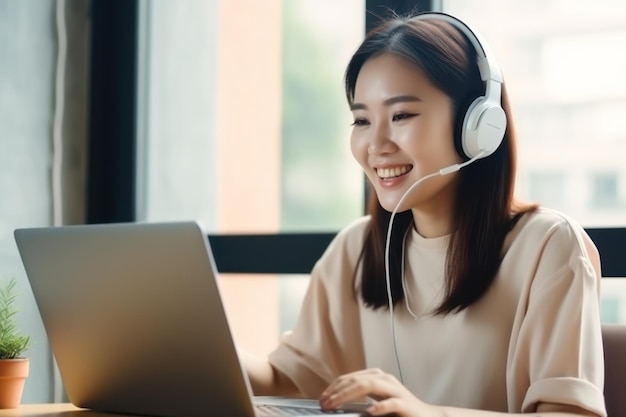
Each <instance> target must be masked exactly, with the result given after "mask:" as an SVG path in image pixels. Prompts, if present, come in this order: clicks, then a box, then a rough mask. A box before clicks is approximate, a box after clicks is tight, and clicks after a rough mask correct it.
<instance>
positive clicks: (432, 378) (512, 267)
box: [270, 209, 606, 416]
mask: <svg viewBox="0 0 626 417" xmlns="http://www.w3.org/2000/svg"><path fill="white" fill-rule="evenodd" d="M367 223H368V217H364V218H361V219H359V220H357V221H356V222H354V223H353V224H351V225H350V226H348V227H347V228H346V229H344V230H343V231H342V232H340V233H339V234H338V235H337V237H336V238H335V239H334V241H333V242H332V243H331V244H330V245H329V247H328V249H327V250H326V252H325V254H324V255H323V256H322V257H321V258H320V260H319V261H318V262H317V264H316V265H315V267H314V269H313V271H312V274H311V280H310V285H309V288H308V291H307V295H306V297H305V299H304V302H303V305H302V310H301V312H300V315H299V318H298V321H297V324H296V326H295V328H294V329H293V332H292V333H291V334H289V335H287V336H285V337H284V339H283V340H282V341H281V344H280V345H279V346H278V348H277V349H276V350H275V351H274V352H273V353H272V354H271V355H270V361H271V362H272V364H273V365H274V366H275V367H276V368H278V369H279V370H280V371H282V372H283V373H285V374H286V375H287V376H288V377H289V378H291V379H292V380H293V382H294V383H295V384H296V385H297V386H298V387H299V388H300V390H301V391H302V392H303V393H304V394H305V395H306V396H308V397H312V398H315V397H317V396H318V395H319V394H320V393H321V392H322V390H323V389H324V388H325V387H326V386H327V385H328V383H329V382H330V381H332V380H333V379H334V378H335V377H337V376H339V375H341V374H344V373H346V372H350V371H354V370H358V369H363V368H372V367H375V368H380V369H382V370H383V371H386V372H389V373H392V374H394V375H396V376H397V377H399V372H398V366H397V365H396V360H395V355H394V353H393V352H394V349H393V341H392V335H391V323H390V315H389V311H388V310H386V309H378V310H376V311H374V310H372V309H370V308H366V307H365V306H364V305H363V303H362V300H361V299H360V296H358V295H357V294H355V290H354V284H353V280H352V277H353V270H354V268H355V265H356V263H357V258H358V256H359V252H360V250H361V247H362V243H363V238H364V235H365V231H366V228H367ZM448 239H449V238H448V237H442V238H434V239H426V238H424V237H422V236H420V235H419V234H418V233H417V232H415V231H414V230H413V231H412V232H409V235H408V237H407V242H406V256H405V268H406V274H405V277H406V284H407V290H408V294H409V296H408V303H409V306H410V309H411V311H412V312H413V313H414V314H415V316H417V319H415V318H414V317H413V316H412V315H411V314H410V313H409V311H408V309H407V307H406V304H405V303H404V302H403V303H402V305H400V304H399V305H397V306H396V308H395V309H394V313H395V331H396V344H397V349H398V356H399V362H400V366H401V369H402V375H403V382H404V385H405V386H406V387H407V388H409V389H410V390H411V391H412V392H413V393H414V394H415V395H416V396H417V397H418V398H420V399H421V400H423V401H425V402H428V403H431V404H439V405H447V406H457V407H465V408H475V409H484V410H496V411H505V412H533V411H534V410H535V409H536V407H537V405H538V404H539V403H541V402H549V403H556V404H572V405H576V406H578V407H581V408H584V409H587V410H589V411H591V412H593V413H596V414H598V415H601V416H604V415H606V411H605V407H604V399H603V395H602V389H603V383H604V366H603V351H602V341H601V340H602V339H601V333H600V318H599V306H598V302H599V285H600V279H599V278H600V276H601V274H600V266H599V258H598V253H597V250H596V248H595V247H594V245H593V243H592V242H591V240H590V239H589V237H588V236H587V235H586V233H585V232H584V230H583V229H582V228H581V227H580V226H579V225H577V224H576V223H575V222H573V221H572V220H570V219H568V218H567V217H565V216H563V215H561V214H559V213H557V212H554V211H551V210H547V209H540V210H538V211H537V212H535V213H532V214H527V215H525V216H524V217H522V219H521V220H520V221H519V222H518V223H517V225H516V227H515V228H514V229H513V230H512V231H511V232H510V233H509V235H508V236H507V239H506V241H505V249H504V253H505V254H504V258H503V261H502V265H501V267H500V270H499V272H498V274H497V276H496V278H495V281H494V282H493V284H492V286H491V288H490V289H489V290H488V292H487V293H486V294H485V295H484V296H483V297H482V298H481V299H480V300H479V301H478V302H476V303H475V304H473V305H472V306H470V307H469V308H467V309H465V310H463V311H462V312H461V313H458V314H451V315H447V316H444V317H440V316H432V315H429V314H427V313H428V311H429V310H430V309H432V308H433V307H435V306H437V305H438V302H439V301H440V300H441V298H440V297H441V289H442V283H443V278H444V264H445V258H446V246H447V243H448ZM425 313H426V314H425Z"/></svg>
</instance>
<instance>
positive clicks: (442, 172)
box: [385, 150, 485, 384]
mask: <svg viewBox="0 0 626 417" xmlns="http://www.w3.org/2000/svg"><path fill="white" fill-rule="evenodd" d="M484 155H485V152H484V151H482V150H481V151H480V152H479V153H478V154H477V155H476V156H474V157H473V158H472V159H470V160H468V161H465V162H463V163H461V164H454V165H450V166H447V167H445V168H442V169H440V170H439V171H437V172H433V173H431V174H428V175H426V176H425V177H422V178H420V179H419V180H417V181H415V183H414V184H413V185H411V186H410V187H409V189H408V190H406V192H405V193H404V194H403V195H402V197H401V198H400V200H399V201H398V204H396V207H395V208H394V209H393V211H392V212H391V216H390V217H389V225H388V226H387V238H386V239H385V281H386V284H387V302H388V304H389V317H390V319H391V338H392V341H393V352H394V355H395V358H396V366H397V367H398V376H399V377H400V382H401V383H402V384H404V377H403V375H402V367H401V366H400V357H399V355H398V346H397V344H396V325H395V317H394V314H393V297H392V294H391V279H390V274H389V242H390V240H391V229H392V226H393V220H394V218H395V217H396V212H397V211H398V209H399V208H400V206H401V205H402V203H403V202H404V200H405V199H406V197H407V196H408V195H409V194H410V193H411V191H413V189H415V188H416V187H417V186H418V185H420V184H421V183H422V182H424V181H426V180H427V179H430V178H433V177H436V176H438V175H441V176H444V175H448V174H452V173H454V172H457V171H459V170H460V169H461V168H464V167H466V166H468V165H469V164H471V163H472V162H474V161H476V160H477V159H480V158H482V157H483V156H484ZM405 237H406V236H405ZM402 248H403V249H402V271H401V272H402V273H404V245H403V246H402ZM405 297H406V294H405ZM407 305H408V304H407ZM409 311H410V309H409ZM411 315H413V312H412V311H411ZM413 317H415V316H414V315H413Z"/></svg>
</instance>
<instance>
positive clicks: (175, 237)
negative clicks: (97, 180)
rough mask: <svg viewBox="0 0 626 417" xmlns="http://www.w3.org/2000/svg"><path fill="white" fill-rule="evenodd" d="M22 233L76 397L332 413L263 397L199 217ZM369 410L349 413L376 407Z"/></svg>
mask: <svg viewBox="0 0 626 417" xmlns="http://www.w3.org/2000/svg"><path fill="white" fill-rule="evenodd" d="M14 235H15V240H16V243H17V247H18V250H19V253H20V256H21V258H22V261H23V264H24V268H25V271H26V275H27V277H28V280H29V282H30V285H31V288H32V291H33V295H34V297H35V301H36V303H37V306H38V308H39V313H40V315H41V318H42V321H43V324H44V327H45V329H46V333H47V335H48V339H49V342H50V346H51V349H52V352H53V354H54V356H55V358H56V360H57V364H58V367H59V371H60V373H61V377H62V379H63V383H64V388H65V391H66V394H67V396H68V399H69V400H70V402H71V403H72V404H74V405H76V406H78V407H81V408H88V409H93V410H98V411H106V412H115V413H123V414H139V415H149V416H161V417H194V416H206V415H207V414H210V415H223V416H232V417H253V416H258V415H261V414H260V413H261V410H264V412H266V411H267V409H268V408H273V407H278V408H279V409H280V410H279V411H280V412H281V413H284V412H289V413H292V412H295V414H292V415H328V414H329V413H325V412H323V411H322V410H321V409H320V407H319V403H318V402H317V400H313V399H311V400H306V399H289V398H282V397H281V398H279V397H253V395H252V390H251V387H250V384H249V381H248V379H247V375H246V373H245V371H244V369H243V367H242V364H241V363H240V361H239V358H238V355H237V351H236V348H235V345H234V342H233V339H232V335H231V332H230V329H229V327H228V321H227V318H226V314H225V311H224V308H223V305H222V301H221V298H220V292H219V285H218V282H217V280H216V278H217V270H216V267H215V262H214V260H213V255H212V253H211V250H210V246H209V242H208V239H207V237H206V234H205V233H204V232H203V231H202V229H201V227H200V226H199V225H198V224H197V223H196V222H167V223H115V224H99V225H76V226H61V227H43V228H28V229H17V230H15V233H14ZM365 407H366V404H354V405H351V406H350V407H348V408H347V409H345V410H341V411H340V413H341V414H342V415H345V416H359V415H365V413H364V412H363V411H362V410H364V408H365ZM272 412H273V410H272ZM277 415H285V414H277Z"/></svg>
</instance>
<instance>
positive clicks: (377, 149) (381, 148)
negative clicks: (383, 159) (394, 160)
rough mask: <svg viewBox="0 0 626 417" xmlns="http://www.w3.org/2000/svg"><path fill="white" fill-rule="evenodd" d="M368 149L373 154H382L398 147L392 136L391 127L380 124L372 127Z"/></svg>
mask: <svg viewBox="0 0 626 417" xmlns="http://www.w3.org/2000/svg"><path fill="white" fill-rule="evenodd" d="M371 133H372V134H371V136H370V141H369V146H368V148H367V151H368V152H369V153H370V154H372V155H382V154H385V153H391V152H393V151H394V150H396V149H397V146H396V144H395V142H394V141H393V140H392V138H391V134H390V131H389V129H388V128H387V127H386V126H378V127H377V128H376V129H372V132H371Z"/></svg>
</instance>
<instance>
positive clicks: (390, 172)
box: [376, 165, 411, 180]
mask: <svg viewBox="0 0 626 417" xmlns="http://www.w3.org/2000/svg"><path fill="white" fill-rule="evenodd" d="M410 168H411V167H410V166H407V165H405V166H402V167H395V168H378V169H377V170H376V173H377V174H378V177H379V178H382V179H385V180H386V179H389V178H395V177H399V176H400V175H404V174H406V173H407V172H409V170H410Z"/></svg>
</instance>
